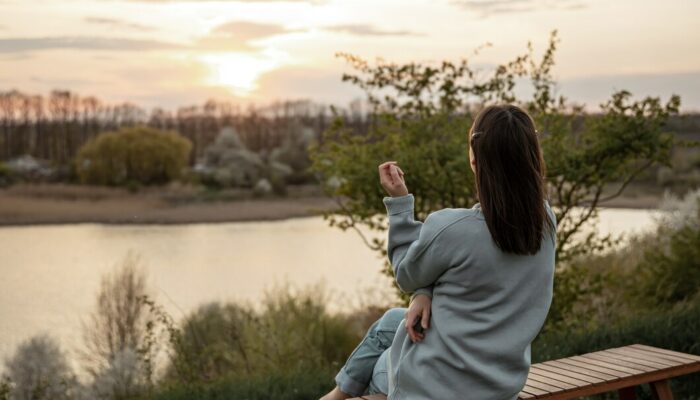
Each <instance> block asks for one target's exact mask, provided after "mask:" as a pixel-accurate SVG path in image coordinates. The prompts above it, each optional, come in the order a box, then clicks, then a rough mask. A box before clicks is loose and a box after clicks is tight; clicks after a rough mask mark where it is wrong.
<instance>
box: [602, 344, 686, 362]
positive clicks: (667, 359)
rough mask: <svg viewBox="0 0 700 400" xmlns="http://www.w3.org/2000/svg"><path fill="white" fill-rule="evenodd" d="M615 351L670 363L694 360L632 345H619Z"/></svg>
mask: <svg viewBox="0 0 700 400" xmlns="http://www.w3.org/2000/svg"><path fill="white" fill-rule="evenodd" d="M614 350H615V351H624V352H625V353H628V354H637V355H639V356H640V357H645V358H648V359H650V360H654V361H657V362H659V363H669V364H670V365H674V366H675V365H680V364H690V363H693V362H694V361H691V360H688V359H687V358H679V357H676V356H671V355H668V354H661V353H652V352H648V351H645V350H640V349H635V348H632V347H629V346H628V347H618V348H617V349H614Z"/></svg>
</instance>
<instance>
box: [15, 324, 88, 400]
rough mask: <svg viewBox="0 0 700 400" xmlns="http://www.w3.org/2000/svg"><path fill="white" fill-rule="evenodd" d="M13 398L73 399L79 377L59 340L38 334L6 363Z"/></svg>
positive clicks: (24, 399)
mask: <svg viewBox="0 0 700 400" xmlns="http://www.w3.org/2000/svg"><path fill="white" fill-rule="evenodd" d="M5 368H6V370H7V372H6V373H7V380H8V381H9V382H11V385H10V384H8V383H5V384H6V385H7V393H8V394H9V398H10V399H12V400H42V399H46V400H54V399H56V400H60V399H70V398H72V397H73V395H74V394H75V391H76V389H77V380H76V377H75V375H74V374H73V371H72V369H71V368H70V366H69V365H68V361H67V359H66V356H65V354H64V353H63V351H61V348H60V346H59V344H58V342H57V341H56V340H55V339H53V338H51V337H50V336H48V335H43V334H42V335H38V336H34V337H32V338H30V339H29V340H27V341H25V342H23V343H22V344H20V345H19V347H18V348H17V351H16V352H15V354H14V355H13V356H12V357H11V358H10V359H8V360H7V362H6V363H5Z"/></svg>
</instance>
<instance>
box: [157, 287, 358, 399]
mask: <svg viewBox="0 0 700 400" xmlns="http://www.w3.org/2000/svg"><path fill="white" fill-rule="evenodd" d="M325 304H326V301H325V299H324V298H323V296H321V295H319V294H318V292H317V291H310V290H307V291H304V292H301V293H293V292H292V291H291V290H289V289H288V288H287V289H283V290H278V291H276V292H275V294H272V295H268V296H267V298H266V299H265V301H264V302H263V305H262V308H261V309H260V310H254V309H252V308H250V307H246V306H241V305H236V304H226V305H222V304H219V303H211V304H208V305H204V306H202V307H200V308H199V309H198V310H196V311H195V312H193V313H192V314H190V315H189V316H188V317H187V318H186V319H185V321H184V322H183V323H182V325H181V326H182V327H181V328H179V329H177V330H176V331H175V332H174V334H173V337H171V344H172V346H173V357H172V359H171V363H170V366H169V371H168V374H167V377H168V378H169V380H170V381H172V382H180V383H182V382H185V383H187V384H188V385H189V386H192V387H196V386H201V385H203V384H206V383H214V382H223V381H229V380H231V379H234V380H235V379H238V378H241V377H243V376H247V377H250V378H251V379H263V377H268V376H279V374H280V373H284V372H285V371H307V370H314V371H337V369H339V368H340V366H341V365H342V363H343V362H344V361H345V358H346V357H347V356H348V355H349V354H350V352H351V351H352V350H353V348H354V347H355V346H356V345H357V343H358V342H359V340H360V338H361V334H360V332H359V330H355V329H349V328H348V325H349V324H348V318H347V316H343V315H333V314H330V313H328V312H327V311H326V307H325ZM331 381H332V379H331Z"/></svg>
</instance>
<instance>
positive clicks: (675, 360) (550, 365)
mask: <svg viewBox="0 0 700 400" xmlns="http://www.w3.org/2000/svg"><path fill="white" fill-rule="evenodd" d="M698 371H700V356H696V355H694V354H686V353H679V352H676V351H671V350H666V349H660V348H658V347H651V346H645V345H641V344H633V345H630V346H624V347H617V348H614V349H608V350H603V351H596V352H593V353H587V354H582V355H579V356H573V357H568V358H561V359H559V360H552V361H545V362H542V363H538V364H533V365H532V366H531V367H530V374H529V375H528V377H527V382H526V383H525V387H524V388H523V390H522V391H521V392H520V396H519V397H518V399H520V400H527V399H548V400H564V399H575V398H577V397H581V396H591V395H594V394H600V393H605V392H611V391H614V390H617V391H618V392H619V396H620V400H632V399H634V398H635V392H634V387H635V386H638V385H642V384H645V383H648V384H649V385H650V386H651V391H652V393H653V394H654V395H655V398H656V399H659V400H672V399H673V394H672V393H671V389H670V388H669V385H668V379H670V378H673V377H676V376H681V375H686V374H691V373H693V372H698ZM359 399H366V400H386V396H383V395H370V396H362V397H357V398H356V399H355V400H359Z"/></svg>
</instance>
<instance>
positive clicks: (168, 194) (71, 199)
mask: <svg viewBox="0 0 700 400" xmlns="http://www.w3.org/2000/svg"><path fill="white" fill-rule="evenodd" d="M659 201H660V198H659V197H658V196H653V195H643V196H640V195H637V196H628V197H620V198H617V199H614V200H612V201H609V202H606V203H605V204H604V205H602V206H601V208H626V209H655V208H658V205H659ZM334 209H337V204H336V203H335V201H334V200H333V199H331V198H328V197H326V196H324V195H323V194H322V193H320V191H319V189H318V188H317V187H313V186H301V187H291V188H290V190H289V193H288V196H287V197H262V198H252V197H251V196H250V195H249V193H246V192H241V191H238V192H230V191H229V192H223V193H220V194H217V195H216V196H214V197H213V198H209V199H206V198H202V194H201V193H200V192H197V191H196V190H195V189H193V188H185V187H168V188H158V189H156V188H153V189H146V190H142V191H139V192H137V193H129V192H128V191H126V190H124V189H115V188H97V187H85V186H78V185H62V184H53V185H17V186H13V187H10V188H6V189H2V190H0V227H13V226H33V225H67V224H104V225H188V224H210V223H230V222H262V221H282V220H287V219H293V218H304V217H313V216H320V215H321V213H322V212H324V211H331V210H334Z"/></svg>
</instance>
